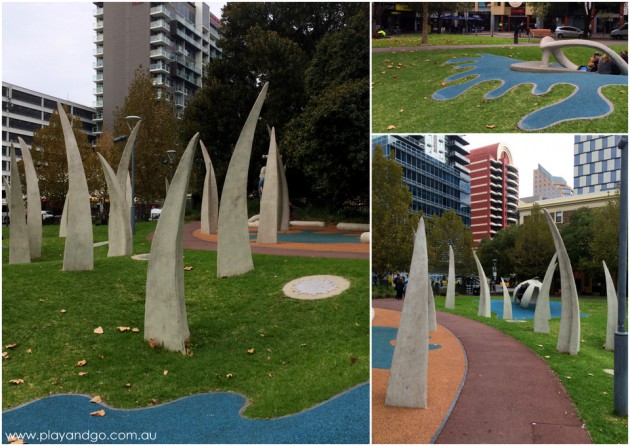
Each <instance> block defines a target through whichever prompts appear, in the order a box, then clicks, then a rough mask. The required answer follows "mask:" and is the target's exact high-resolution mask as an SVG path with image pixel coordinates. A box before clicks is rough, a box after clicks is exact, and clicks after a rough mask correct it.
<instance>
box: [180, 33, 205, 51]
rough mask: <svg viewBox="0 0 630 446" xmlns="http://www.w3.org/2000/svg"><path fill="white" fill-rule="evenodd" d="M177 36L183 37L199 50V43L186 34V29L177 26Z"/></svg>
mask: <svg viewBox="0 0 630 446" xmlns="http://www.w3.org/2000/svg"><path fill="white" fill-rule="evenodd" d="M177 36H178V37H181V38H182V39H184V40H185V41H186V42H188V43H190V44H191V45H192V46H194V47H195V48H197V49H198V50H199V51H201V44H200V43H199V42H197V41H196V40H195V39H194V38H193V37H191V36H189V35H188V34H186V31H184V30H182V29H179V28H177Z"/></svg>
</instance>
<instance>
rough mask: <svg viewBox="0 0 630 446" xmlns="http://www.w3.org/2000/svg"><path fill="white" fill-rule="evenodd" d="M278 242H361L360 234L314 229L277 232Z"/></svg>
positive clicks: (252, 237)
mask: <svg viewBox="0 0 630 446" xmlns="http://www.w3.org/2000/svg"><path fill="white" fill-rule="evenodd" d="M256 237H258V234H257V233H256V232H254V233H250V234H249V238H250V239H252V240H256ZM278 242H285V243H361V239H360V236H359V235H357V234H343V233H334V234H331V233H321V232H320V231H318V230H315V229H305V230H303V231H300V232H297V233H289V234H282V233H280V232H279V233H278Z"/></svg>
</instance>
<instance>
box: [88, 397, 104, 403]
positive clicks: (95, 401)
mask: <svg viewBox="0 0 630 446" xmlns="http://www.w3.org/2000/svg"><path fill="white" fill-rule="evenodd" d="M102 402H103V401H102V400H101V397H100V396H99V395H96V396H95V397H94V398H92V399H91V400H90V403H102Z"/></svg>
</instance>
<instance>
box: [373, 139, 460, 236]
mask: <svg viewBox="0 0 630 446" xmlns="http://www.w3.org/2000/svg"><path fill="white" fill-rule="evenodd" d="M466 145H468V142H467V141H466V140H465V139H463V138H462V137H460V136H456V135H373V136H372V149H373V150H375V149H376V147H377V146H380V147H381V148H382V150H383V154H384V155H385V156H387V157H389V159H391V160H394V161H396V162H397V163H399V164H400V165H402V167H403V181H404V183H405V184H406V185H407V187H409V190H411V194H412V196H413V202H412V209H413V210H414V211H415V212H419V211H422V212H424V215H429V216H431V215H438V216H441V215H442V213H444V212H445V211H448V210H451V209H452V210H454V211H455V212H456V213H457V215H459V216H460V217H461V219H462V221H463V222H464V224H465V225H466V226H467V227H470V172H469V170H468V168H467V167H466V166H467V165H468V159H467V158H466V156H467V154H468V151H467V150H466V149H465V146H466Z"/></svg>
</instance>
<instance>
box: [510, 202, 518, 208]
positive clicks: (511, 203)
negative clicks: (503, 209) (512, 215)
mask: <svg viewBox="0 0 630 446" xmlns="http://www.w3.org/2000/svg"><path fill="white" fill-rule="evenodd" d="M507 207H508V208H510V209H517V208H518V204H517V203H516V202H514V201H508V202H507Z"/></svg>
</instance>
